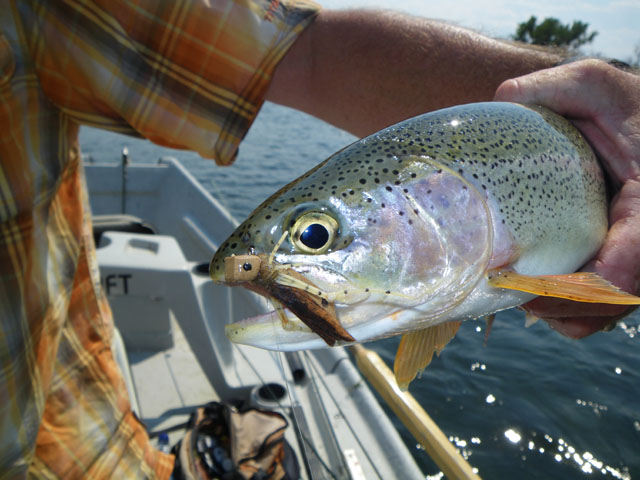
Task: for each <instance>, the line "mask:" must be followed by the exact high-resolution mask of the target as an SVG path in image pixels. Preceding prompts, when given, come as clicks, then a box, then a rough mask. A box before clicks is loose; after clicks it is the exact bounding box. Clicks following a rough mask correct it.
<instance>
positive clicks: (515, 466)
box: [80, 104, 640, 480]
mask: <svg viewBox="0 0 640 480" xmlns="http://www.w3.org/2000/svg"><path fill="white" fill-rule="evenodd" d="M80 139H81V145H82V147H83V150H84V152H85V153H88V154H91V155H92V156H93V157H94V158H95V159H97V160H115V159H117V158H118V156H119V152H120V150H121V149H122V147H123V146H125V145H126V146H128V147H129V151H130V156H131V158H132V159H133V161H136V160H147V161H149V160H154V159H157V158H158V157H160V156H162V155H173V156H175V157H177V158H179V159H180V160H181V161H182V162H183V164H184V165H185V166H186V167H187V168H188V169H189V170H190V171H191V173H192V174H194V176H195V177H196V178H197V179H198V180H199V181H200V182H201V183H202V184H203V185H204V186H205V188H207V189H208V190H209V191H210V192H211V193H212V194H213V195H215V196H216V197H217V198H218V199H219V200H221V201H222V202H223V203H224V204H225V205H226V206H227V207H228V208H229V210H230V211H231V212H232V214H233V215H235V216H236V217H237V218H243V217H245V216H246V215H247V214H248V213H250V211H251V210H253V208H255V207H256V206H257V205H258V204H259V203H260V202H261V201H262V200H263V199H264V198H266V197H267V196H268V195H270V194H271V193H273V192H274V191H275V190H276V189H278V188H280V187H281V186H283V185H285V184H286V183H288V182H289V181H291V180H293V179H294V178H296V177H297V176H299V175H300V174H302V173H303V172H305V171H306V170H308V169H309V168H311V167H312V166H313V165H315V164H316V163H318V162H320V161H321V160H323V159H324V158H326V157H327V156H328V155H330V154H331V153H333V152H335V151H337V150H339V149H340V148H342V147H344V146H345V145H347V144H349V143H351V142H352V141H353V140H354V137H352V136H351V135H349V134H347V133H345V132H342V131H340V130H336V129H334V128H332V127H330V126H328V125H326V124H324V123H322V122H319V121H317V120H315V119H313V118H310V117H308V116H305V115H303V114H300V113H298V112H295V111H292V110H289V109H285V108H282V107H278V106H275V105H272V104H266V105H265V107H264V109H263V111H262V112H261V114H260V117H259V118H258V120H257V121H256V123H255V124H254V126H253V127H252V129H251V131H250V132H249V135H248V136H247V138H246V139H245V141H244V142H243V144H242V146H241V150H240V155H239V157H238V159H237V161H236V164H235V165H234V166H231V167H226V168H221V167H217V166H215V164H214V163H213V161H208V160H203V159H201V158H200V157H198V155H196V154H193V153H189V152H182V151H177V150H170V149H164V148H160V147H157V146H155V145H153V144H151V143H149V142H146V141H142V140H136V139H131V138H128V137H123V136H119V135H115V134H111V133H105V132H101V131H97V130H92V129H83V130H82V131H81V135H80ZM639 319H640V314H638V313H636V314H635V315H633V316H631V317H629V318H627V319H626V320H625V322H624V323H622V324H620V326H618V327H617V328H616V329H614V330H613V331H611V332H609V333H599V334H596V335H593V336H591V337H589V338H586V339H583V340H580V341H574V340H570V339H567V338H564V337H562V336H560V335H558V334H557V333H555V332H553V331H552V330H550V329H549V328H548V327H547V326H546V324H544V323H543V322H538V323H537V324H535V325H533V326H531V327H530V328H528V329H525V328H524V316H523V314H522V313H519V312H515V311H511V312H506V313H502V314H499V315H498V316H497V317H496V320H495V323H494V325H493V329H492V331H491V335H490V337H489V340H488V342H487V345H486V346H483V340H484V335H485V325H484V323H482V322H479V321H476V322H465V323H464V324H463V326H462V327H461V329H460V332H459V333H458V335H457V336H456V338H455V339H454V340H453V341H452V342H451V343H450V344H449V346H447V348H446V349H445V350H444V352H443V353H442V355H441V356H440V357H439V358H436V359H434V361H433V363H432V364H431V365H430V366H429V367H428V368H427V370H426V371H425V373H424V375H423V376H422V378H421V379H418V380H416V381H414V382H413V383H412V384H411V389H410V391H411V393H413V395H414V396H415V397H416V398H417V399H418V401H419V402H420V403H421V404H422V406H423V407H424V408H425V410H426V411H427V412H428V413H429V414H430V415H431V416H432V417H433V419H434V420H435V421H436V423H437V424H438V425H439V426H440V428H442V430H443V431H444V432H445V433H446V434H447V435H448V436H449V438H450V439H451V440H452V441H453V442H454V444H455V445H456V446H457V447H458V449H459V450H460V451H461V452H462V454H463V455H464V456H465V457H466V458H467V459H468V460H469V462H470V463H471V465H472V466H474V467H475V468H477V469H478V473H479V474H480V475H481V476H482V477H484V478H487V479H492V478H515V477H520V478H526V479H538V478H539V479H563V480H564V479H574V478H575V479H581V478H585V479H587V478H588V479H611V478H623V479H630V478H640V363H639V361H638V359H639V357H640V350H639V348H640V343H639V342H640V331H639V330H638V323H639V322H638V320H639ZM397 344H398V340H397V339H393V338H392V339H387V340H383V341H379V342H374V343H371V344H369V345H368V346H369V347H371V348H373V349H375V350H376V351H377V352H378V353H379V354H380V355H381V356H382V357H383V358H384V359H385V360H386V361H387V363H389V365H391V364H392V363H393V358H394V355H395V350H396V348H397ZM399 429H400V431H401V433H402V435H403V438H404V439H405V441H406V443H407V445H409V446H410V448H411V450H412V451H413V453H414V454H415V457H416V459H417V460H418V462H419V464H420V465H421V466H422V468H423V470H424V471H425V472H426V473H427V474H428V478H433V479H437V478H441V474H440V473H439V469H438V468H437V467H436V466H435V464H433V463H432V462H431V460H430V459H429V458H428V456H427V455H426V453H425V452H424V451H423V450H421V449H420V448H419V447H418V446H417V445H416V441H415V440H414V439H413V438H412V437H411V435H410V434H409V433H408V432H407V431H406V430H405V429H404V428H402V427H401V426H400V425H399Z"/></svg>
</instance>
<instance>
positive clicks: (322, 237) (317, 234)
mask: <svg viewBox="0 0 640 480" xmlns="http://www.w3.org/2000/svg"><path fill="white" fill-rule="evenodd" d="M300 241H301V242H302V243H303V244H304V245H305V246H306V247H308V248H313V249H314V250H317V249H319V248H322V247H324V246H325V245H326V244H327V242H328V241H329V232H328V230H327V229H326V228H325V226H324V225H321V224H319V223H312V224H311V225H309V226H308V227H307V228H305V229H304V231H303V232H302V233H301V234H300Z"/></svg>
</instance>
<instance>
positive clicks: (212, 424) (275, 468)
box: [174, 402, 300, 480]
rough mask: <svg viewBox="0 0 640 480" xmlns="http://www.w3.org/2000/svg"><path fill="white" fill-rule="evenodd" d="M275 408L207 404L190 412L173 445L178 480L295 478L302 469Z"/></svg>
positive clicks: (287, 479) (284, 420)
mask: <svg viewBox="0 0 640 480" xmlns="http://www.w3.org/2000/svg"><path fill="white" fill-rule="evenodd" d="M287 425H288V423H287V420H286V419H285V418H284V417H283V416H282V415H281V414H279V413H277V412H271V411H266V410H258V409H255V408H251V409H248V410H244V411H242V412H240V411H238V410H237V409H236V408H235V407H232V406H229V405H224V404H222V403H218V402H211V403H209V404H207V405H206V406H204V407H200V408H198V409H197V410H196V411H195V413H194V414H193V415H192V416H191V419H190V421H189V427H188V429H187V433H186V434H185V436H184V438H183V439H182V440H181V441H180V443H178V445H176V446H175V447H174V453H175V455H176V468H175V470H174V475H175V477H176V478H178V479H185V480H202V479H220V480H298V478H299V477H300V467H299V465H298V461H297V459H296V457H295V454H294V452H293V450H292V449H291V446H290V445H289V444H288V443H287V441H286V440H285V438H284V431H285V429H286V427H287Z"/></svg>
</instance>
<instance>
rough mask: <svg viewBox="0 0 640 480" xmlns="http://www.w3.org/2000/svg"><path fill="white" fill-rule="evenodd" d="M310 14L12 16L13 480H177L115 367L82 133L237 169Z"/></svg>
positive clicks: (1, 161) (121, 9)
mask: <svg viewBox="0 0 640 480" xmlns="http://www.w3.org/2000/svg"><path fill="white" fill-rule="evenodd" d="M316 11H317V6H316V5H314V4H312V3H308V2H307V0H271V1H268V0H264V1H261V0H235V1H233V0H209V1H207V0H201V1H197V0H192V1H190V0H165V1H162V0H137V1H136V0H130V1H126V0H94V1H92V0H10V1H8V2H3V5H2V7H1V8H0V477H3V478H14V477H16V476H25V475H27V474H29V475H33V476H37V477H39V478H51V477H54V478H55V477H65V478H66V477H91V478H105V477H108V478H111V477H113V478H126V477H168V475H169V473H170V471H171V468H172V465H173V460H172V457H171V456H168V455H164V454H161V453H159V452H157V451H156V450H154V449H153V448H152V447H151V446H150V444H149V439H148V437H147V434H146V433H145V430H144V428H143V427H142V426H141V425H140V423H139V422H138V421H137V420H136V419H135V417H134V416H133V414H132V413H131V410H130V406H129V400H128V398H127V394H126V389H125V386H124V382H123V380H122V377H121V374H120V372H119V370H118V367H117V366H116V364H115V362H114V359H113V357H112V354H111V350H110V344H111V337H112V328H113V326H112V320H111V313H110V310H109V306H108V304H107V302H106V299H105V296H104V295H103V293H102V291H101V289H100V285H99V275H98V267H97V264H96V260H95V255H94V245H93V240H92V234H91V222H90V217H89V215H90V214H89V207H88V202H87V193H86V188H85V181H84V175H83V170H82V163H81V161H80V152H79V148H78V144H77V133H78V125H79V124H87V125H93V126H97V127H102V128H106V129H109V130H114V131H118V132H123V133H129V134H136V135H139V136H143V137H146V138H148V139H151V140H153V141H155V142H157V143H160V144H163V145H167V146H171V147H178V148H188V149H191V150H195V151H197V152H199V153H200V154H201V155H203V156H205V157H212V158H214V159H215V160H216V161H217V162H218V163H220V164H228V163H230V162H232V161H233V159H234V157H235V152H236V149H237V146H238V144H239V143H240V141H241V139H242V137H243V136H244V135H245V133H246V131H247V129H248V128H249V126H250V124H251V122H252V120H253V119H254V117H255V115H256V114H257V112H258V110H259V108H260V105H261V103H262V101H263V97H264V94H265V91H266V89H267V87H268V84H269V80H270V78H271V74H272V71H273V69H274V68H275V66H276V65H277V63H278V61H279V60H280V59H281V58H282V57H283V55H284V54H285V52H286V51H287V49H288V48H289V47H290V46H291V45H292V43H293V42H294V40H295V38H296V37H297V35H299V34H300V33H301V31H302V30H303V29H304V28H305V26H306V25H308V24H309V23H310V22H311V20H312V19H313V17H314V14H315V12H316Z"/></svg>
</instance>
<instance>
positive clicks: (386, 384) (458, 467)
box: [350, 344, 480, 480]
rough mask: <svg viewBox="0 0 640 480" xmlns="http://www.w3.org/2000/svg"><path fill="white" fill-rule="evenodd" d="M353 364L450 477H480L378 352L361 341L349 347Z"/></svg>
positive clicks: (478, 478) (465, 478)
mask: <svg viewBox="0 0 640 480" xmlns="http://www.w3.org/2000/svg"><path fill="white" fill-rule="evenodd" d="M350 350H351V352H352V353H353V355H354V356H355V358H356V364H357V365H358V368H359V369H360V371H361V372H362V373H363V374H364V376H365V377H366V378H367V380H369V383H371V385H373V387H374V388H375V389H376V390H377V392H378V393H379V394H380V396H381V397H382V398H383V399H384V401H385V402H387V404H388V405H389V406H390V407H391V409H392V410H393V411H394V413H395V414H396V415H397V416H398V418H399V419H400V421H401V422H402V423H403V424H404V425H405V426H406V427H407V428H408V429H409V431H410V432H411V434H412V435H413V436H414V438H415V439H416V440H417V441H418V442H420V445H422V447H423V448H424V449H425V450H426V452H427V453H428V454H429V456H430V457H431V458H432V459H433V461H434V462H435V463H436V464H437V465H438V467H440V469H441V470H442V472H443V473H444V474H445V475H446V476H447V478H450V479H456V480H457V479H464V480H467V479H469V480H480V477H479V476H478V475H477V474H475V473H474V472H473V470H472V469H471V465H469V464H468V463H467V461H466V460H465V459H464V458H463V457H462V455H460V453H458V451H457V450H456V449H455V447H454V446H453V445H452V444H451V442H450V441H449V439H448V438H447V437H446V436H445V434H444V433H443V432H442V430H440V428H439V427H438V425H436V423H435V422H434V421H433V420H432V419H431V417H430V416H429V414H428V413H427V412H425V410H424V409H423V408H422V407H421V406H420V404H419V403H418V402H417V400H416V399H415V398H414V397H413V395H411V394H410V393H409V392H403V391H402V390H400V388H399V387H398V384H397V383H396V379H395V377H394V375H393V372H392V371H391V369H390V368H389V367H387V364H386V363H384V360H382V358H380V356H379V355H378V354H377V353H376V352H374V351H372V350H369V349H367V348H365V347H363V346H362V345H359V344H356V345H352V346H351V347H350Z"/></svg>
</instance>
